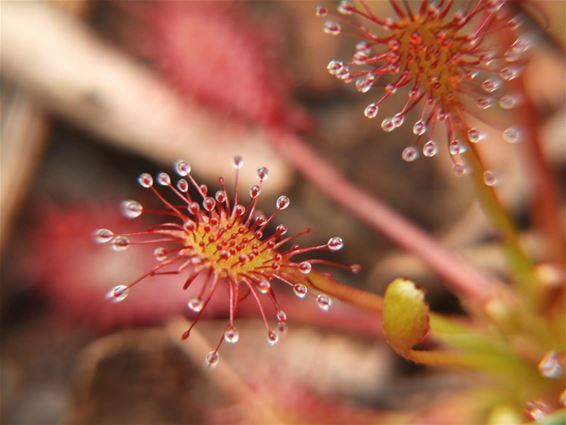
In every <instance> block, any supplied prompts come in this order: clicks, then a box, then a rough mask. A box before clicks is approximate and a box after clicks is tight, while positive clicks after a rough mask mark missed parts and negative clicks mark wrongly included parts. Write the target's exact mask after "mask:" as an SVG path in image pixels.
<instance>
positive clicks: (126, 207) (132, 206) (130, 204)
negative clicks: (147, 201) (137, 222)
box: [120, 200, 143, 218]
mask: <svg viewBox="0 0 566 425" xmlns="http://www.w3.org/2000/svg"><path fill="white" fill-rule="evenodd" d="M120 211H122V215H123V216H124V217H126V218H137V217H139V216H140V215H142V212H143V206H142V204H140V203H139V202H138V201H131V200H130V201H123V202H122V203H121V204H120Z"/></svg>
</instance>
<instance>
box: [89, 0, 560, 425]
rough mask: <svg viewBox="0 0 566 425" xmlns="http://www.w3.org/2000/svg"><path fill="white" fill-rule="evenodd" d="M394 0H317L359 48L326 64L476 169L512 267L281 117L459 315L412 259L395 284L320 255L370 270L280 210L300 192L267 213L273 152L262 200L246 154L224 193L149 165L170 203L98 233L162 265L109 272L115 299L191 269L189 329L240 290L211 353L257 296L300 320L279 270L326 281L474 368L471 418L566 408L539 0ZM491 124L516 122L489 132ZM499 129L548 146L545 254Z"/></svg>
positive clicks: (553, 419) (334, 29)
mask: <svg viewBox="0 0 566 425" xmlns="http://www.w3.org/2000/svg"><path fill="white" fill-rule="evenodd" d="M384 3H385V2H379V4H377V3H376V2H371V1H362V0H360V1H353V0H352V1H350V0H342V1H340V2H339V3H336V4H321V5H319V6H318V7H316V9H315V10H313V14H316V15H317V16H318V17H320V18H321V19H322V26H323V31H324V32H325V33H327V34H328V35H329V36H339V37H347V38H348V39H349V40H351V43H352V51H351V55H350V56H348V57H345V58H343V57H336V58H329V62H328V65H327V70H328V73H329V74H330V76H329V77H328V78H337V79H338V80H341V81H342V82H344V83H346V84H348V85H350V86H351V87H352V90H353V91H358V92H360V93H364V94H365V93H367V94H369V95H371V96H372V101H371V102H370V103H368V104H367V106H366V107H365V109H363V110H360V114H364V115H365V117H366V118H367V119H369V120H371V122H376V123H377V125H376V126H375V127H376V128H375V132H376V143H379V135H380V134H382V133H381V132H387V133H391V132H394V131H395V132H397V134H409V137H408V139H409V140H412V142H411V143H410V144H409V145H408V146H405V147H404V149H403V151H402V160H404V161H406V162H413V161H416V160H417V159H419V157H425V158H432V157H436V156H440V152H442V151H443V150H445V151H446V152H447V154H448V158H450V162H451V165H452V168H453V170H454V172H455V173H456V175H458V176H459V177H461V178H462V180H461V182H462V184H464V181H465V180H466V179H469V180H470V181H471V182H472V186H473V187H474V189H475V191H476V195H477V199H478V201H479V202H480V204H481V205H482V207H483V210H484V211H485V214H486V216H487V218H488V219H489V222H490V225H491V226H492V228H493V230H494V231H495V232H496V233H497V235H498V236H499V239H498V241H499V242H500V248H501V250H502V251H503V253H504V255H505V258H506V260H507V267H508V272H509V273H508V274H506V276H505V277H504V278H496V277H494V276H487V275H486V274H485V273H484V272H483V271H482V270H478V269H477V267H475V266H473V265H471V264H469V263H467V262H466V261H464V260H462V259H461V258H460V257H459V256H457V255H455V254H454V253H452V252H450V251H448V250H447V249H446V248H444V247H443V246H442V245H441V244H440V243H439V242H438V241H436V240H435V239H434V238H433V237H432V236H430V235H428V234H427V233H426V232H424V231H423V230H421V229H420V228H418V227H417V226H416V225H414V224H413V223H411V222H408V221H407V220H406V219H404V218H403V217H401V216H399V214H397V213H396V212H395V211H393V210H391V209H390V208H389V207H388V206H387V205H385V204H384V203H383V202H382V201H380V200H379V199H376V198H372V197H371V196H369V195H367V194H365V193H364V192H363V191H361V190H360V189H358V188H357V187H354V186H353V185H352V183H351V182H350V181H348V179H346V178H344V177H342V176H341V175H339V174H338V173H337V172H336V171H335V169H334V168H333V167H332V166H331V165H330V164H328V163H327V162H325V161H324V160H323V159H322V158H321V156H320V155H319V154H317V152H313V151H312V150H311V148H309V147H308V145H307V144H306V143H305V142H304V141H303V140H302V139H301V138H300V136H298V135H297V134H295V133H294V132H293V131H289V132H285V131H283V130H280V129H279V127H277V126H275V127H277V128H270V130H269V131H270V132H271V133H272V134H273V135H274V138H273V139H274V146H275V147H276V149H277V150H278V151H279V152H280V154H281V155H282V156H283V157H285V158H286V159H288V160H289V161H290V162H291V163H292V164H293V165H294V166H295V167H296V168H297V169H298V170H299V171H300V172H301V173H302V174H303V175H304V176H305V177H306V178H307V179H308V180H309V181H310V182H311V183H313V184H314V185H316V186H317V187H318V188H320V189H321V191H322V193H324V194H326V195H327V196H328V197H329V198H331V199H333V200H334V201H336V202H337V203H338V204H340V205H341V206H342V207H343V208H344V209H345V210H347V211H348V212H350V213H351V214H352V216H354V217H356V218H359V219H360V220H361V221H363V222H364V223H365V224H367V225H368V226H369V227H371V228H372V229H373V230H375V231H376V232H377V233H378V234H379V235H383V236H385V237H387V238H389V239H390V240H392V241H393V242H395V243H396V244H397V245H398V246H400V247H402V248H404V249H406V250H407V251H409V252H411V253H412V254H414V255H416V256H417V257H418V258H420V259H421V260H422V261H423V262H424V264H425V265H427V266H428V267H429V268H430V269H431V270H432V271H433V272H434V273H435V274H436V275H437V276H438V277H439V280H440V281H441V282H442V283H443V284H444V285H445V286H446V287H447V288H448V289H449V290H450V291H452V292H453V293H454V294H455V295H456V296H457V297H458V299H459V302H460V307H461V308H462V310H463V316H462V317H460V318H458V319H457V320H456V319H454V318H452V317H448V316H445V315H442V314H438V313H435V312H432V311H430V309H429V306H428V304H427V300H426V294H425V292H424V291H423V290H422V289H421V288H420V286H419V284H418V282H413V281H412V280H409V279H406V278H404V277H402V276H400V277H399V278H397V279H395V280H394V281H393V282H391V283H390V284H389V285H388V287H387V289H386V291H385V293H384V294H383V296H380V295H377V294H373V293H370V292H366V291H363V290H359V289H355V288H354V287H352V286H350V285H348V284H347V283H341V282H339V281H337V280H336V279H335V278H334V277H332V275H330V274H328V273H322V272H321V271H318V270H317V266H318V265H324V266H331V267H334V268H340V269H345V270H346V271H350V272H354V273H357V272H358V271H360V266H359V265H357V264H354V265H344V264H341V263H340V262H339V260H338V262H334V261H330V260H327V259H326V256H325V255H323V256H321V257H318V256H317V255H318V254H320V253H321V252H330V253H334V252H335V251H339V250H341V249H342V248H343V246H344V242H343V241H342V239H341V238H340V237H338V236H332V237H330V238H329V239H328V240H327V242H323V243H320V244H318V245H315V246H307V247H302V246H300V245H298V244H296V241H295V239H296V238H298V237H299V236H301V235H304V234H306V233H307V232H308V231H309V230H308V229H304V230H302V231H300V232H298V233H296V234H292V235H289V234H288V229H287V227H286V226H285V225H284V224H277V223H278V221H279V215H280V213H282V212H283V210H286V209H287V208H288V207H289V205H290V200H289V198H288V197H287V196H285V195H282V196H280V197H279V198H277V200H276V202H275V210H274V212H273V213H271V214H270V215H267V216H266V215H263V214H262V213H258V211H257V205H258V199H259V195H260V193H261V191H262V185H263V183H264V182H266V180H267V179H268V176H269V171H268V169H267V168H260V169H258V170H257V178H258V183H257V184H256V185H253V186H252V187H251V188H250V189H249V193H248V196H247V197H246V198H247V199H245V200H244V199H241V198H240V197H239V195H238V193H239V192H238V179H239V170H240V168H241V167H242V165H243V160H242V159H241V158H240V157H235V159H234V162H233V165H234V169H235V177H234V181H233V183H229V182H227V181H225V180H224V179H223V178H220V180H219V189H218V190H217V191H214V193H213V191H210V190H209V188H208V187H207V186H205V185H202V184H199V183H198V182H197V181H196V180H195V179H194V177H193V176H192V174H191V167H190V166H189V164H188V162H186V161H178V162H177V163H176V164H175V170H176V173H177V174H178V177H179V178H178V179H176V181H174V180H173V178H172V177H171V176H170V175H169V174H167V173H159V174H158V175H157V176H155V177H153V176H151V175H150V174H147V173H144V174H142V175H141V176H140V177H139V179H138V182H139V184H140V185H141V186H142V188H145V189H147V190H148V191H150V192H152V193H153V195H154V196H155V197H156V198H157V200H158V201H159V203H160V208H159V209H156V210H153V209H151V208H147V207H146V206H142V205H141V204H140V203H139V202H137V201H133V200H129V201H125V202H124V203H123V204H122V212H123V214H124V215H125V216H126V217H129V218H132V219H138V217H140V216H142V215H146V214H153V215H157V216H159V217H162V218H163V220H162V221H161V222H160V223H159V224H157V225H154V226H152V227H149V228H146V229H145V230H140V231H138V232H134V233H127V234H126V233H121V232H120V230H119V229H111V230H110V229H106V228H101V229H99V230H97V231H96V232H95V239H96V240H97V242H99V243H104V244H106V243H108V244H110V245H111V247H112V248H113V249H114V250H115V251H121V250H125V249H128V248H130V247H132V246H135V248H140V249H152V250H153V252H154V256H155V259H156V261H157V265H155V266H153V267H151V268H148V270H147V271H142V272H141V274H140V277H139V278H138V279H136V280H135V281H133V282H125V283H119V284H117V285H116V286H114V287H113V288H111V287H109V292H108V296H107V298H108V300H109V302H115V303H116V302H124V303H127V302H128V300H127V296H128V294H129V293H130V291H134V290H135V289H136V288H135V287H136V286H137V285H143V284H144V283H145V282H144V281H145V280H146V279H150V278H151V277H153V276H156V275H160V274H174V275H179V285H180V286H181V287H182V288H183V289H188V288H189V287H191V289H194V286H196V287H197V288H198V291H197V295H196V296H194V297H192V298H188V299H187V300H186V302H187V308H188V309H190V310H192V312H193V313H194V319H193V320H192V322H191V323H190V324H189V325H188V327H187V329H186V331H185V332H184V333H183V334H182V338H183V339H188V341H187V343H188V344H190V333H191V331H192V329H193V327H194V326H195V325H196V324H197V322H198V321H199V320H200V318H201V315H202V314H203V313H204V312H205V311H206V308H207V306H208V305H209V303H210V302H211V300H212V299H213V298H214V297H220V298H222V297H225V304H226V306H227V311H228V316H229V318H228V323H227V324H226V328H225V331H224V333H223V334H222V335H221V337H220V339H219V340H218V343H217V344H216V345H215V346H214V347H213V349H212V350H211V351H210V352H209V353H208V355H207V356H206V359H205V362H206V365H207V366H209V367H211V368H212V367H215V366H217V365H218V364H219V361H220V354H219V349H220V346H221V345H222V343H223V342H226V343H230V344H234V343H237V342H238V341H240V344H242V343H244V342H243V341H244V339H245V338H243V337H242V335H241V334H240V332H239V330H238V328H237V324H236V316H237V314H238V309H239V306H240V303H241V302H242V301H243V300H244V299H245V298H247V297H251V298H252V299H253V300H254V301H255V303H256V304H257V306H258V312H259V315H260V317H261V320H262V322H263V324H264V326H265V335H266V340H267V342H268V343H269V344H271V345H275V344H276V343H277V342H278V340H279V338H280V335H281V334H283V333H285V332H287V314H286V313H285V306H284V305H280V303H279V301H278V299H277V296H276V294H275V292H274V290H273V287H274V285H283V286H288V287H289V289H290V290H291V291H292V292H293V293H294V294H295V295H296V296H297V297H299V298H305V297H312V298H313V299H314V301H315V303H316V304H318V306H319V307H320V309H321V310H322V311H323V312H325V311H328V310H329V309H330V307H331V304H332V299H333V298H335V299H339V300H341V301H343V302H346V303H349V304H351V305H352V306H355V307H358V308H360V309H364V310H368V311H370V312H371V313H373V314H374V315H375V320H376V322H377V321H381V322H382V324H383V331H384V332H383V334H384V336H385V339H386V340H387V342H388V344H389V345H390V346H391V348H392V349H393V350H394V351H395V352H396V353H397V354H399V355H400V356H402V357H403V358H405V359H407V360H408V361H411V362H415V363H419V364H423V365H427V366H430V367H439V368H445V369H446V368H447V369H453V370H456V371H458V372H462V374H463V376H467V377H471V376H474V378H473V379H472V378H470V385H469V386H467V387H466V388H465V389H464V390H462V397H464V398H465V400H466V403H467V405H468V406H469V408H470V411H471V412H472V413H470V417H469V418H465V419H464V418H462V421H463V422H465V423H490V424H499V423H506V424H519V423H528V422H532V421H537V422H540V423H547V424H554V423H556V424H557V423H565V422H566V414H565V410H564V409H565V407H566V389H565V384H564V370H565V368H566V329H565V327H566V326H565V322H566V316H565V314H566V299H565V294H566V291H565V286H564V275H563V274H561V273H562V272H563V266H564V259H565V256H564V246H565V245H564V242H565V240H564V236H563V233H562V231H561V229H562V228H563V224H561V223H560V220H559V219H558V217H559V211H558V207H557V205H558V203H557V201H556V190H555V188H554V183H553V181H552V179H551V178H549V176H550V175H551V174H550V173H549V172H548V164H546V162H545V161H544V157H543V156H542V155H540V153H541V152H542V146H541V145H542V142H543V141H542V140H541V138H540V135H539V128H538V124H537V122H536V117H535V115H536V113H533V110H534V109H533V108H534V106H533V102H532V99H530V97H529V93H528V92H527V91H526V90H525V84H524V69H525V68H526V67H527V66H528V64H529V59H530V55H531V52H532V50H533V49H534V48H536V40H537V37H536V36H535V35H536V34H535V32H536V29H533V28H532V19H530V15H529V14H528V11H527V10H528V8H531V7H534V6H533V5H531V2H530V1H528V0H468V1H461V2H459V1H455V0H435V1H433V0H419V1H408V0H390V1H389V2H388V3H387V4H388V6H389V14H387V15H386V16H381V14H380V13H378V12H377V10H379V11H383V10H384ZM377 6H379V7H377ZM313 9H314V5H313ZM529 25H530V26H529ZM539 30H540V28H539ZM538 38H540V37H538ZM392 99H401V100H402V102H401V105H402V106H401V109H400V110H398V111H393V112H390V111H388V107H387V104H388V103H391V102H388V100H389V101H391V100H392ZM384 111H387V112H384ZM272 127H273V126H272ZM488 127H491V128H492V129H493V128H495V129H497V131H498V132H500V134H501V137H500V138H497V140H495V139H494V140H490V138H489V137H488V136H487V134H488V132H487V131H486V130H485V129H486V128H488ZM400 139H402V140H405V138H402V137H400ZM492 142H493V143H499V142H501V143H509V144H512V145H513V146H514V147H519V146H521V147H523V146H526V147H528V149H529V151H530V152H532V153H534V154H533V157H535V158H538V160H536V161H532V163H531V165H530V167H532V169H530V170H525V171H524V172H525V173H530V172H532V173H533V174H534V175H536V176H537V178H536V179H535V181H534V186H535V187H534V190H535V191H538V192H539V193H540V194H541V196H540V198H539V199H538V201H537V202H538V204H533V205H532V210H533V211H532V214H533V216H534V220H533V222H534V227H535V229H534V230H535V231H536V232H538V233H540V235H541V237H542V238H543V240H544V241H545V243H546V245H547V246H548V254H547V257H546V258H544V259H542V260H541V259H538V258H537V259H535V258H533V256H532V255H531V253H529V252H528V251H527V250H525V248H524V247H523V245H522V244H521V240H520V237H519V231H518V230H517V225H516V223H515V221H514V219H513V218H512V217H511V216H510V214H509V213H508V212H507V210H506V207H505V206H504V205H503V204H502V202H501V200H500V196H499V193H498V186H499V185H501V184H502V182H501V180H500V178H499V176H498V172H497V170H496V169H490V168H488V167H487V166H486V165H485V164H486V163H488V162H489V160H488V158H485V157H484V155H485V154H484V152H483V150H482V149H481V145H482V144H486V143H492ZM405 166H408V165H406V164H405ZM229 184H233V185H234V189H233V190H229V189H228V188H227V186H228V185H229ZM136 245H140V246H139V247H138V246H136ZM146 245H147V246H146ZM150 247H151V248H150ZM556 276H558V277H556ZM271 312H275V314H274V317H271ZM321 314H323V313H321ZM329 314H331V313H329ZM466 371H467V372H470V371H471V372H473V374H469V373H468V374H466ZM211 373H214V372H211ZM412 413H413V414H418V412H412ZM407 417H408V416H407V415H404V416H403V415H402V416H400V417H398V418H396V421H397V422H402V421H404V420H407ZM392 420H393V419H392ZM449 420H452V421H454V420H455V418H449Z"/></svg>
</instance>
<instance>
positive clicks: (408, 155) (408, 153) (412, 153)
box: [401, 146, 419, 162]
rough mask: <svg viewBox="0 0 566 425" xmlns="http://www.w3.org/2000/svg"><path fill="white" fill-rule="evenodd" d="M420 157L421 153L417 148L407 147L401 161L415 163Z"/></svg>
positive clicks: (402, 153)
mask: <svg viewBox="0 0 566 425" xmlns="http://www.w3.org/2000/svg"><path fill="white" fill-rule="evenodd" d="M418 157H419V151H418V150H417V148H416V147H415V146H407V147H406V148H405V149H403V152H401V159H403V161H405V162H414V161H416V159H417V158H418Z"/></svg>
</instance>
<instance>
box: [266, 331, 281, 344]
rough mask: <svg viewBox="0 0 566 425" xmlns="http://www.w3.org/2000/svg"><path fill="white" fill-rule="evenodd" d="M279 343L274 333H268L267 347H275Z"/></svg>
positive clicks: (277, 336)
mask: <svg viewBox="0 0 566 425" xmlns="http://www.w3.org/2000/svg"><path fill="white" fill-rule="evenodd" d="M278 341H279V335H277V333H276V332H274V331H269V332H268V333H267V342H268V343H269V345H275V344H277V342H278Z"/></svg>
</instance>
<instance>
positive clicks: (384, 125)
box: [381, 118, 396, 133]
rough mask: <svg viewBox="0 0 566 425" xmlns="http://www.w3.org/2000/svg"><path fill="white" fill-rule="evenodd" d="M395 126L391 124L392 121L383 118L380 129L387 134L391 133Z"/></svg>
mask: <svg viewBox="0 0 566 425" xmlns="http://www.w3.org/2000/svg"><path fill="white" fill-rule="evenodd" d="M395 128H396V127H395V124H393V120H392V119H391V118H385V119H384V120H383V121H381V129H382V130H383V131H385V132H387V133H390V132H392V131H393V130H395Z"/></svg>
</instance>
